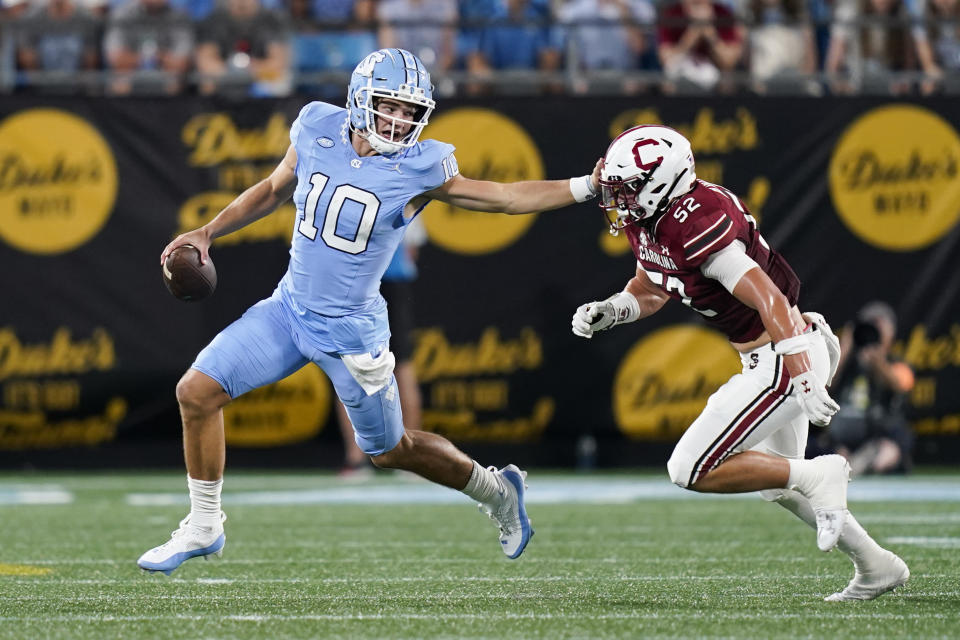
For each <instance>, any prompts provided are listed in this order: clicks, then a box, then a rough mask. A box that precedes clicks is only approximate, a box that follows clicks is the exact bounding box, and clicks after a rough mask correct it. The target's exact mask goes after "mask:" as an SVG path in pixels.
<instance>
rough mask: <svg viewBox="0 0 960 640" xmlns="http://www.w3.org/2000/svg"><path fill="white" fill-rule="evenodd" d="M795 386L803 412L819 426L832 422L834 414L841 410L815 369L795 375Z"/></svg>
mask: <svg viewBox="0 0 960 640" xmlns="http://www.w3.org/2000/svg"><path fill="white" fill-rule="evenodd" d="M793 388H794V391H795V392H796V394H797V395H796V397H797V401H798V402H799V403H800V407H801V408H802V409H803V412H804V413H805V414H806V415H807V418H808V419H809V420H810V422H812V423H813V424H815V425H817V426H818V427H825V426H827V425H828V424H830V419H831V418H833V414H835V413H836V412H837V411H839V410H840V405H838V404H837V403H836V402H834V401H833V398H831V397H830V394H828V393H827V389H826V387H824V385H823V383H822V382H820V379H819V378H817V376H816V374H815V373H814V372H813V371H804V372H803V373H801V374H799V375H796V376H793Z"/></svg>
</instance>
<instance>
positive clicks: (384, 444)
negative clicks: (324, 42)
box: [192, 49, 458, 456]
mask: <svg viewBox="0 0 960 640" xmlns="http://www.w3.org/2000/svg"><path fill="white" fill-rule="evenodd" d="M431 86H432V85H431V84H430V76H429V74H428V73H427V71H426V68H425V67H424V66H423V63H422V62H420V61H419V60H418V59H417V58H416V56H414V55H413V54H411V53H410V52H409V51H403V50H401V49H382V50H380V51H375V52H373V53H371V54H370V55H369V56H367V57H366V58H365V59H364V60H363V61H362V62H361V63H360V64H359V65H357V68H356V69H355V70H354V72H353V75H352V76H351V81H350V85H349V87H348V103H349V104H350V105H351V107H350V110H349V111H348V110H347V109H341V108H339V107H334V106H332V105H329V104H325V103H322V102H312V103H310V104H308V105H307V106H305V107H304V108H303V109H302V110H301V111H300V115H299V116H297V119H296V120H295V121H294V123H293V125H292V126H291V127H290V142H291V143H292V145H293V148H294V149H295V150H296V152H297V167H296V179H297V188H296V191H295V192H294V195H293V201H294V204H296V206H297V218H296V220H295V221H294V228H293V241H292V242H291V247H290V264H289V267H288V269H287V273H286V274H285V275H284V276H283V279H282V280H281V281H280V284H279V285H278V286H277V288H276V290H275V291H274V292H273V295H272V296H270V297H269V298H267V299H266V300H261V301H260V302H258V303H257V304H255V305H254V306H253V307H251V308H250V309H248V310H247V312H246V313H244V314H243V316H242V317H241V318H240V319H239V320H237V321H235V322H233V323H232V324H231V325H230V326H228V327H227V328H225V329H224V330H223V331H221V332H220V333H219V334H217V336H216V337H215V338H214V339H213V341H212V342H211V343H210V344H208V345H207V346H206V348H204V349H203V351H201V352H200V354H199V355H198V356H197V359H196V360H195V361H194V363H193V365H192V368H193V369H195V370H197V371H200V372H201V373H204V374H206V375H207V376H209V377H210V378H212V379H213V380H215V381H216V382H218V383H219V384H220V386H221V387H223V389H224V391H226V393H227V394H228V395H229V396H230V397H231V398H236V397H238V396H240V395H242V394H244V393H246V392H247V391H249V390H251V389H255V388H257V387H261V386H263V385H267V384H270V383H272V382H275V381H277V380H280V379H281V378H284V377H286V376H287V375H289V374H291V373H293V372H294V371H296V370H297V369H299V368H300V367H302V366H304V365H305V364H306V363H307V362H314V363H316V364H317V365H319V366H320V367H321V368H322V369H323V370H324V371H325V372H326V373H327V376H328V377H329V378H330V381H331V382H332V383H333V387H334V389H335V390H336V392H337V396H338V397H339V398H340V400H341V401H342V402H343V404H344V406H345V407H346V409H347V413H348V414H349V416H350V422H351V423H352V424H353V428H354V431H355V433H356V441H357V444H358V445H359V446H360V448H361V449H362V450H363V451H364V452H366V453H367V454H369V455H371V456H376V455H380V454H382V453H384V452H386V451H390V450H391V449H392V448H393V447H395V446H396V445H397V443H398V442H399V441H400V439H401V437H402V436H403V431H404V429H403V416H402V415H401V411H400V400H399V393H398V391H397V382H396V378H395V377H394V375H393V366H394V355H393V354H392V353H391V352H390V350H389V338H390V326H389V323H388V320H387V306H386V302H384V300H383V297H382V296H381V295H380V280H381V278H382V277H383V274H384V272H385V271H386V269H387V265H388V264H390V261H391V258H393V256H394V254H395V252H396V250H397V247H398V246H399V245H400V242H401V240H402V239H403V235H404V231H405V230H406V228H407V225H408V224H409V223H410V221H411V220H412V218H411V219H409V220H408V219H405V218H404V216H403V210H404V207H406V205H407V204H408V203H409V202H410V200H412V199H413V198H415V197H417V196H419V195H421V194H423V193H426V192H428V191H431V190H433V189H436V188H437V187H439V186H440V185H442V184H443V183H444V182H446V181H447V180H449V179H451V178H452V177H453V176H455V175H457V173H458V170H457V163H456V160H455V158H454V156H453V147H452V146H450V145H448V144H443V143H440V142H435V141H433V140H428V141H424V142H417V140H418V139H419V135H420V132H421V131H422V130H423V127H424V126H426V124H427V122H428V118H429V115H430V113H431V112H432V111H433V107H434V102H433V100H432V98H431V93H432V91H431ZM375 98H376V99H391V100H399V101H403V102H408V103H411V104H414V105H417V108H418V109H419V112H418V113H419V117H418V119H417V121H416V122H413V123H412V126H411V128H410V129H409V131H408V133H407V134H406V136H404V138H402V139H401V140H393V139H385V138H383V137H382V136H380V135H379V134H378V133H377V132H376V129H375V126H374V122H375V121H376V119H378V118H385V119H388V120H391V119H393V116H390V115H389V114H378V112H377V111H376V110H375V109H374V107H373V104H374V99H375ZM394 122H395V120H394ZM351 128H352V129H353V130H354V131H355V132H357V133H356V134H355V135H360V134H362V135H364V136H365V137H366V140H367V141H368V142H369V143H370V145H371V147H372V148H374V149H375V150H377V152H378V153H379V155H373V156H367V157H364V158H361V157H360V156H358V155H357V154H356V152H355V151H354V149H353V145H352V144H351V142H350V137H349V135H350V133H349V132H350V129H351ZM416 213H419V211H417V212H416ZM414 217H415V216H414Z"/></svg>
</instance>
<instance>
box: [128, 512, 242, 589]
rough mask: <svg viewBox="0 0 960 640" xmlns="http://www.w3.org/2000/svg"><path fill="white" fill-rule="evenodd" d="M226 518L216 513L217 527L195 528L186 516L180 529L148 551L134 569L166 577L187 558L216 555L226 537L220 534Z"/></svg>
mask: <svg viewBox="0 0 960 640" xmlns="http://www.w3.org/2000/svg"><path fill="white" fill-rule="evenodd" d="M226 519H227V515H226V514H225V513H223V512H221V513H220V526H218V527H195V526H192V525H191V524H190V516H189V515H188V516H187V517H186V518H184V519H183V520H181V521H180V526H179V527H178V528H177V530H176V531H174V532H173V533H171V534H170V539H169V540H167V541H166V542H165V543H163V544H162V545H160V546H159V547H154V548H153V549H150V550H149V551H147V552H146V553H144V554H143V555H142V556H140V559H139V560H137V566H138V567H140V568H141V569H143V570H144V571H149V572H151V573H154V572H156V571H162V572H163V573H165V574H167V575H170V574H171V573H173V572H174V570H175V569H176V568H177V567H179V566H180V565H181V564H183V563H184V562H186V561H187V560H189V559H190V558H196V557H197V556H202V557H203V559H204V560H207V559H208V558H209V557H210V556H211V555H215V556H218V557H219V556H220V555H222V553H223V545H224V543H225V542H226V540H227V538H226V536H225V535H224V533H223V522H224V521H225V520H226Z"/></svg>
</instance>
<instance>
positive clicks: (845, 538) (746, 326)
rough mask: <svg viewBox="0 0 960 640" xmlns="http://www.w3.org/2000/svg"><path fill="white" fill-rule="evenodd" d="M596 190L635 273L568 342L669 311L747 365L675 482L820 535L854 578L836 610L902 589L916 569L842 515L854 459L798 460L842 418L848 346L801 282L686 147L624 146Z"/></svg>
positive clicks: (707, 411) (713, 406)
mask: <svg viewBox="0 0 960 640" xmlns="http://www.w3.org/2000/svg"><path fill="white" fill-rule="evenodd" d="M600 185H601V197H602V202H601V206H602V207H603V208H604V209H605V211H606V212H607V217H608V220H609V221H610V224H611V230H612V231H613V232H614V233H616V232H618V231H620V230H622V231H623V232H624V233H626V235H627V238H628V239H629V241H630V245H631V247H632V248H633V252H634V255H635V256H636V258H637V270H636V275H635V276H634V277H633V278H632V279H631V280H630V281H629V282H628V283H627V286H626V288H625V289H624V290H623V291H621V292H620V293H617V294H615V295H613V296H611V297H610V298H608V299H606V300H603V301H597V302H590V303H587V304H585V305H582V306H580V307H579V308H578V309H577V311H576V313H575V314H574V316H573V332H574V333H575V334H577V335H579V336H582V337H584V338H590V337H591V336H592V335H593V334H594V333H595V332H596V331H601V330H604V329H609V328H610V327H613V326H616V325H619V324H624V323H627V322H634V321H636V320H639V319H640V318H644V317H647V316H649V315H652V314H653V313H656V312H657V311H659V310H660V308H661V307H663V305H664V304H665V303H666V302H667V300H669V299H670V298H674V299H676V300H680V301H681V302H683V304H685V305H687V306H688V307H690V308H691V309H693V310H694V311H696V312H697V313H699V314H700V315H702V316H703V317H704V318H705V319H706V321H707V322H708V323H709V324H710V325H711V326H713V327H714V328H716V329H717V330H719V331H721V332H723V333H724V334H725V335H726V336H727V337H728V338H729V340H730V342H731V344H732V345H733V347H734V348H735V349H736V350H737V351H738V352H739V353H740V358H741V360H742V361H743V371H742V373H739V374H737V375H734V376H733V377H732V378H731V379H730V380H729V381H728V382H727V383H726V384H724V385H723V386H722V387H720V389H719V390H718V391H717V392H716V393H714V394H713V395H712V396H710V399H709V401H708V402H707V406H706V408H704V410H703V412H702V413H701V414H700V416H699V417H698V418H697V419H696V420H694V422H693V424H691V425H690V427H689V428H688V429H687V431H686V433H685V434H684V435H683V437H682V438H680V441H679V442H678V443H677V446H676V448H675V449H674V451H673V455H672V456H671V457H670V461H669V462H668V463H667V469H668V471H669V473H670V478H671V480H673V482H674V483H676V484H678V485H679V486H681V487H684V488H686V489H691V490H693V491H700V492H707V493H743V492H749V491H760V492H761V494H762V495H763V497H764V498H766V499H767V500H771V501H774V502H777V503H779V504H780V505H782V506H784V507H786V508H787V509H788V510H790V511H791V512H793V513H794V514H795V515H797V516H798V517H800V518H801V519H802V520H803V521H804V522H806V523H807V524H809V525H810V526H811V527H815V528H816V529H817V546H818V547H819V548H820V549H821V550H823V551H829V550H830V549H832V548H833V547H834V546H839V548H840V549H841V550H843V551H844V552H845V553H846V554H847V555H848V556H849V557H850V558H851V559H852V560H853V563H854V568H855V573H854V577H853V580H851V581H850V583H849V584H848V585H847V587H846V588H845V589H844V590H843V591H840V592H837V593H834V594H832V595H830V596H828V597H827V598H826V600H828V601H833V602H843V601H848V600H871V599H873V598H876V597H877V596H879V595H880V594H883V593H886V592H887V591H890V590H892V589H895V588H896V587H898V586H900V585H902V584H903V583H905V582H906V581H907V579H908V578H909V576H910V571H909V569H908V568H907V565H906V564H905V563H904V562H903V560H901V559H900V558H899V557H897V556H896V555H894V554H893V553H891V552H890V551H887V550H885V549H883V548H881V547H880V546H879V545H878V544H877V543H876V542H875V541H874V540H873V539H872V538H871V537H870V536H869V535H868V534H867V532H866V531H865V530H864V529H863V527H862V526H860V524H859V523H858V522H857V520H856V519H855V518H854V517H853V516H852V515H850V513H849V512H848V510H847V482H848V480H849V465H848V464H847V462H846V460H844V459H843V458H842V457H841V456H836V455H830V456H820V457H818V458H814V459H812V460H804V458H803V455H804V450H805V448H806V443H807V429H808V421H809V422H813V423H814V424H816V425H819V426H826V425H827V424H829V422H830V419H831V417H832V416H833V414H834V413H836V411H837V409H838V406H837V404H836V403H835V402H834V401H833V399H832V398H831V397H830V396H829V394H828V393H827V390H826V385H827V384H829V383H830V381H831V379H832V376H833V374H834V373H835V371H836V365H837V360H838V358H839V353H840V347H839V341H838V340H837V338H836V336H835V335H834V334H833V332H832V331H831V329H830V327H829V326H828V325H827V323H826V321H825V320H824V318H823V316H821V315H820V314H817V313H809V312H807V313H801V312H800V310H799V308H798V307H797V301H798V298H799V293H800V280H799V279H798V278H797V275H796V274H795V273H794V272H793V269H791V268H790V265H789V264H787V262H786V260H784V258H783V257H782V256H781V255H780V254H778V253H777V252H776V251H774V250H773V249H771V248H770V246H769V245H768V244H767V243H766V241H765V240H764V239H763V236H761V235H760V233H759V231H757V225H756V221H755V220H754V219H753V217H752V216H751V215H750V213H749V212H748V211H747V209H746V207H745V206H744V205H743V203H742V202H741V201H740V200H739V199H738V198H737V196H735V195H733V194H732V193H730V192H729V191H728V190H727V189H725V188H723V187H721V186H719V185H715V184H711V183H709V182H704V181H703V180H697V177H696V174H695V171H694V161H693V153H692V151H691V149H690V143H689V141H687V139H686V138H684V137H683V136H682V135H680V134H679V133H678V132H676V131H674V130H673V129H670V128H668V127H662V126H639V127H634V128H632V129H630V130H628V131H625V132H624V133H622V134H621V135H620V136H618V137H617V138H616V139H615V140H614V141H613V142H612V143H611V144H610V147H609V148H608V149H607V152H606V154H605V155H604V158H603V166H602V170H601V180H600Z"/></svg>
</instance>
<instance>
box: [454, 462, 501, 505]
mask: <svg viewBox="0 0 960 640" xmlns="http://www.w3.org/2000/svg"><path fill="white" fill-rule="evenodd" d="M501 490H502V487H501V486H500V479H499V478H498V477H497V476H496V475H495V474H494V473H493V472H492V471H490V470H489V469H485V468H483V467H481V466H480V465H479V463H477V461H476V460H474V461H473V471H472V472H471V473H470V480H468V481H467V486H465V487H464V488H463V489H462V491H463V492H464V493H465V494H467V495H468V496H470V497H471V498H473V499H474V500H476V501H477V502H480V503H482V504H491V503H492V502H495V501H496V500H497V499H498V498H499V497H500V492H501Z"/></svg>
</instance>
